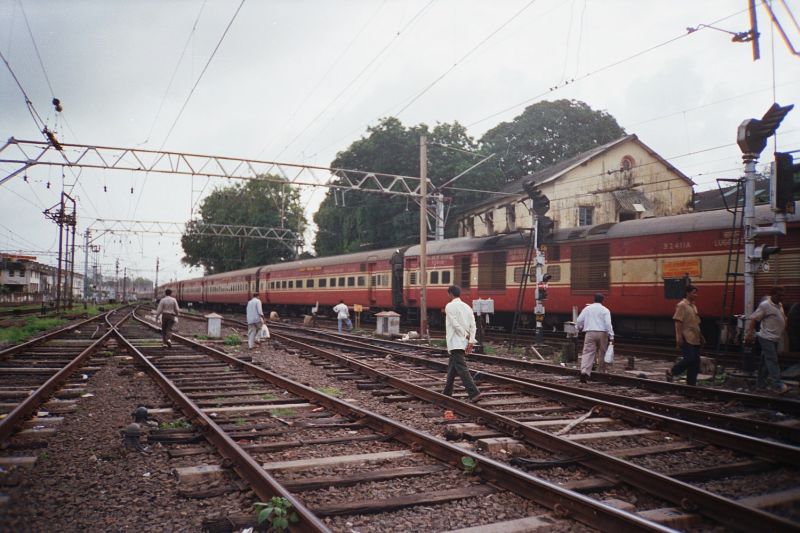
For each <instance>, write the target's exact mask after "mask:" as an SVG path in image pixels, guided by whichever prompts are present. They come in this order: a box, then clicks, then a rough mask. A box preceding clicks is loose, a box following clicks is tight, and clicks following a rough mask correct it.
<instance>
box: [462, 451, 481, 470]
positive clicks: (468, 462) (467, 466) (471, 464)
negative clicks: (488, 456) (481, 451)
mask: <svg viewBox="0 0 800 533" xmlns="http://www.w3.org/2000/svg"><path fill="white" fill-rule="evenodd" d="M461 466H463V467H464V473H466V474H473V473H474V472H475V469H476V468H478V461H476V460H475V459H473V458H472V457H469V456H467V455H465V456H464V457H462V458H461Z"/></svg>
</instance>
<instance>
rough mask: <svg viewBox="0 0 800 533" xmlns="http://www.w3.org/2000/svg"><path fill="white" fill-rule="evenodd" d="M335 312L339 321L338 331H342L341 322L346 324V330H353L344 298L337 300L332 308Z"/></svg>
mask: <svg viewBox="0 0 800 533" xmlns="http://www.w3.org/2000/svg"><path fill="white" fill-rule="evenodd" d="M333 311H334V312H335V313H336V318H337V319H338V322H339V333H341V332H342V324H347V331H353V323H352V322H351V321H350V310H349V309H348V308H347V305H345V303H344V300H339V303H338V304H337V305H336V307H334V308H333Z"/></svg>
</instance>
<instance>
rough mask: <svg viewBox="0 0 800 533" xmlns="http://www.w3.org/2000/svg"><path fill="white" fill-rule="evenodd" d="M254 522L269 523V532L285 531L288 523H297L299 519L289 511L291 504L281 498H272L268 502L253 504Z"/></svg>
mask: <svg viewBox="0 0 800 533" xmlns="http://www.w3.org/2000/svg"><path fill="white" fill-rule="evenodd" d="M255 508H256V513H257V515H256V520H257V521H258V523H259V524H261V523H264V522H267V521H268V522H269V526H270V529H269V530H270V531H286V530H287V529H289V522H299V521H300V517H298V516H297V513H295V512H294V511H291V510H290V509H291V508H292V504H291V502H289V500H287V499H286V498H284V497H282V496H273V497H272V499H270V501H269V502H267V503H264V502H258V503H256V504H255Z"/></svg>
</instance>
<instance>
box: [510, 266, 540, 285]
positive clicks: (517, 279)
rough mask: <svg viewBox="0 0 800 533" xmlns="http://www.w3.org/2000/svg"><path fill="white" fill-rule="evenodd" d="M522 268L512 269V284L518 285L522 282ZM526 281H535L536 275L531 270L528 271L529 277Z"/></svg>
mask: <svg viewBox="0 0 800 533" xmlns="http://www.w3.org/2000/svg"><path fill="white" fill-rule="evenodd" d="M523 269H524V267H516V268H514V283H519V282H520V281H522V270H523ZM528 281H536V274H535V273H534V270H533V269H530V275H529V277H528Z"/></svg>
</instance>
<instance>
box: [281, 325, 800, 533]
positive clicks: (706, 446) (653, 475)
mask: <svg viewBox="0 0 800 533" xmlns="http://www.w3.org/2000/svg"><path fill="white" fill-rule="evenodd" d="M277 329H278V328H277V327H274V326H273V337H276V338H278V339H281V342H284V343H286V344H288V345H292V346H294V347H296V348H299V349H301V350H302V351H304V352H307V353H310V354H313V356H312V358H313V359H319V360H318V361H312V364H323V365H325V364H327V365H328V366H327V368H328V370H329V372H331V376H332V377H334V378H336V379H340V380H358V381H357V383H358V386H359V387H363V388H364V389H372V390H374V394H377V395H379V396H382V397H383V398H385V399H386V401H388V402H392V403H408V404H409V405H413V404H415V403H417V402H426V403H429V404H433V405H435V406H438V407H439V408H440V409H447V410H450V411H452V412H454V413H457V414H458V415H460V416H462V417H466V418H472V419H475V418H477V419H478V420H479V421H480V422H481V423H480V424H478V425H477V426H475V425H470V423H469V422H468V423H467V426H466V427H463V426H459V424H452V426H453V427H452V428H451V430H449V431H446V432H445V433H446V435H447V436H449V437H450V438H453V439H459V440H461V439H465V440H467V441H469V440H482V441H487V440H488V443H485V446H487V447H488V448H489V449H491V448H492V446H495V447H497V446H500V449H501V450H502V451H504V453H512V452H510V451H509V450H512V449H513V450H514V452H513V454H514V455H517V456H518V457H516V461H517V462H516V464H517V465H518V466H520V467H521V468H533V469H535V470H536V472H537V475H540V476H542V477H544V478H545V479H558V477H559V476H563V470H564V469H565V468H567V469H570V470H571V471H573V473H574V474H575V475H578V476H579V477H581V478H582V480H583V481H579V482H574V481H566V482H564V481H563V480H562V483H567V486H570V487H572V488H575V489H577V490H584V491H592V492H600V493H601V494H602V493H603V491H606V490H614V487H616V486H618V485H619V484H624V485H626V486H632V487H635V488H636V489H637V490H639V491H643V492H644V493H645V496H644V497H642V496H639V499H640V501H647V500H648V497H647V496H648V495H649V497H650V498H657V499H658V500H666V501H670V502H673V503H674V504H677V506H678V510H676V509H672V510H671V511H665V510H664V509H646V510H643V511H642V512H643V513H645V516H650V517H656V516H658V517H660V519H662V520H665V521H666V520H673V521H674V520H676V519H675V515H679V516H681V517H682V518H681V519H680V520H678V521H679V522H680V521H681V520H682V521H683V522H684V523H692V520H693V519H692V518H691V517H692V516H696V515H703V516H704V517H706V520H709V521H710V523H722V524H724V525H725V526H726V527H729V528H732V529H748V528H751V527H752V525H753V524H762V523H767V522H769V523H770V526H769V527H770V528H775V530H787V531H788V530H793V529H796V528H797V525H798V524H797V521H796V516H795V515H796V512H797V510H796V507H797V500H798V498H799V497H800V494H798V492H797V488H796V483H795V482H794V481H792V480H793V479H795V478H796V476H797V473H798V472H797V466H798V461H800V454H798V448H796V447H795V446H793V445H787V444H778V443H774V442H770V441H769V440H763V439H758V438H753V437H748V436H746V435H741V434H736V433H733V432H731V431H725V430H719V429H716V428H713V427H706V425H705V424H702V423H698V422H695V423H691V422H685V421H682V420H679V419H677V418H673V417H666V416H663V415H659V414H657V413H656V412H655V411H658V409H659V408H656V407H651V412H650V413H647V412H646V411H644V410H643V409H641V408H640V407H642V406H639V408H627V407H625V406H624V405H622V404H618V403H615V402H611V401H608V400H607V399H603V398H602V397H598V396H592V393H591V391H588V390H585V388H584V390H581V389H579V388H578V387H575V386H573V387H572V388H573V389H576V390H573V391H567V390H563V389H562V390H559V389H558V388H556V387H554V386H553V385H554V384H552V383H550V384H535V383H532V382H531V381H530V380H526V379H525V378H524V376H520V374H521V373H520V372H519V370H516V369H515V375H514V376H504V375H501V374H495V373H491V372H489V371H488V370H487V371H484V372H483V373H482V387H483V390H484V391H489V392H488V396H489V399H488V400H486V401H485V402H481V405H480V406H474V405H471V404H466V403H464V402H462V401H458V400H455V399H450V398H447V397H444V396H442V395H441V394H439V393H438V392H436V391H437V390H440V388H441V386H442V382H443V373H444V370H445V368H446V364H445V363H444V362H443V361H442V360H441V358H428V357H424V356H420V355H410V354H406V353H402V352H393V353H391V354H388V356H389V357H387V352H386V350H385V348H382V349H381V350H379V351H378V352H376V350H375V348H374V347H370V346H367V345H366V343H364V342H361V341H353V340H349V339H348V340H346V341H345V342H342V341H341V340H336V339H332V338H331V337H338V336H336V335H331V336H329V335H326V334H321V333H319V332H314V333H313V335H312V336H308V335H299V334H292V335H286V334H283V333H277ZM321 335H322V336H324V337H326V338H324V339H321V338H320V336H321ZM321 343H324V344H326V345H328V346H334V345H335V344H338V347H336V350H337V351H341V350H345V351H346V352H348V354H349V355H345V356H342V355H341V354H338V353H335V352H334V351H333V350H330V349H328V350H325V349H321V348H319V345H320V344H321ZM323 359H324V361H322V360H323ZM436 359H438V361H437V360H436ZM494 363H495V365H497V362H496V361H495V362H494ZM356 376H358V377H356ZM363 377H367V378H369V379H361V378H363ZM641 381H651V380H641ZM655 383H658V384H659V385H666V386H671V387H672V389H671V391H672V392H676V391H679V390H681V388H682V387H681V386H675V385H673V384H666V383H662V382H655ZM565 387H569V386H565ZM676 387H677V388H676ZM683 388H684V389H697V388H688V387H683ZM600 396H602V394H601V395H600ZM746 396H748V395H741V396H740V397H738V398H739V399H740V400H741V399H747V398H743V397H746ZM751 400H752V401H754V402H755V401H757V400H756V398H751ZM684 401H685V398H684ZM765 401H767V402H776V401H777V402H783V403H782V405H784V406H786V407H794V408H795V409H796V407H797V402H794V404H792V403H791V402H789V401H785V402H784V401H783V400H780V399H774V398H770V399H767V400H765ZM650 403H651V404H653V405H659V403H660V402H658V401H650ZM409 409H412V408H411V407H409ZM415 409H422V408H419V407H417V408H415ZM675 410H676V411H677V408H675ZM698 411H700V409H698ZM732 418H737V417H732ZM576 420H579V421H580V422H579V423H578V424H576V425H574V426H572V428H571V429H570V431H569V432H568V433H570V434H571V435H568V436H567V437H566V438H565V437H562V436H558V435H555V434H554V433H557V432H558V431H559V430H563V429H564V428H565V427H567V426H570V425H571V424H572V423H573V422H575V421H576ZM715 422H717V423H718V422H719V419H717V420H715ZM709 423H711V422H709ZM766 425H768V424H765V423H761V428H762V430H763V428H764V427H765V426H766ZM755 427H756V429H752V431H754V432H756V433H758V432H759V431H761V430H759V429H758V425H756V426H755ZM739 429H740V430H742V431H745V430H744V429H743V428H739ZM775 429H776V430H780V428H779V427H778V428H775ZM572 434H574V435H572ZM783 437H784V438H787V439H789V440H794V439H796V433H795V432H794V430H792V431H789V432H784V433H783ZM509 438H511V439H513V441H509V440H503V439H509ZM492 439H499V440H492ZM498 443H499V444H498ZM556 464H557V465H558V466H554V465H556ZM687 464H690V465H692V468H687V467H686V466H685V465H687ZM649 465H657V466H655V467H652V469H651V467H650V466H649ZM765 472H769V474H768V475H769V476H770V479H772V480H773V481H772V482H770V483H768V484H767V486H765V487H764V488H763V494H758V495H757V496H751V497H750V498H749V499H744V500H742V501H735V495H736V494H737V493H741V487H742V485H748V484H753V485H757V484H759V483H760V484H761V485H764V479H763V476H764V475H766V474H765ZM709 487H714V489H713V490H710V489H709ZM651 504H652V503H651ZM681 507H682V510H680V508H681ZM767 508H769V509H775V511H774V512H771V511H770V512H768V511H765V510H762V509H767ZM688 511H691V512H688ZM648 512H650V513H651V514H646V513H648ZM666 515H670V518H669V519H667V518H666ZM792 517H795V518H794V519H793V518H792ZM765 521H766V522H765ZM745 524H746V525H745ZM695 526H696V524H695Z"/></svg>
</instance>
